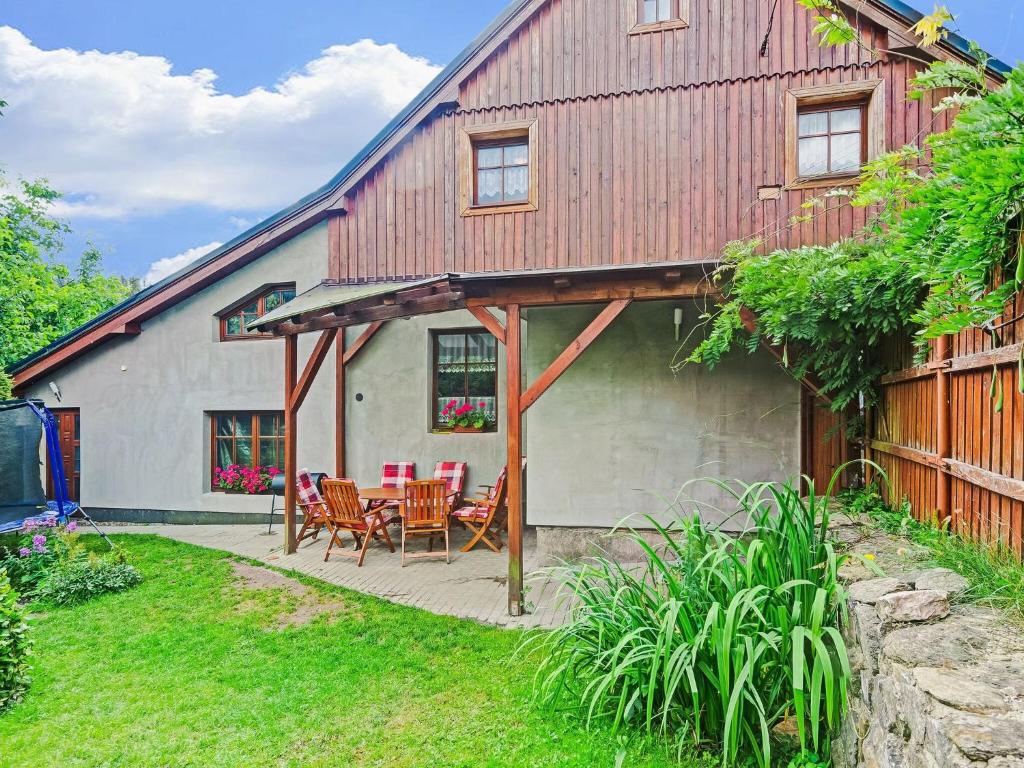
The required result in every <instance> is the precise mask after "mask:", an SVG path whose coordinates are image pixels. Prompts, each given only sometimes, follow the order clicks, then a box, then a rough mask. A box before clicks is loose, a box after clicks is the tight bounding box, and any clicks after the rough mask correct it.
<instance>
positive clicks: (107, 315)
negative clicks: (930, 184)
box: [8, 0, 1011, 373]
mask: <svg viewBox="0 0 1024 768" xmlns="http://www.w3.org/2000/svg"><path fill="white" fill-rule="evenodd" d="M869 1H870V2H873V3H875V4H876V5H879V6H881V7H883V8H886V9H888V10H889V11H891V12H892V13H894V14H896V15H898V16H899V17H901V18H902V19H904V20H905V21H906V22H907V23H908V24H914V23H916V22H917V21H918V20H919V19H920V18H922V16H923V15H924V14H922V13H921V12H920V11H918V10H916V9H914V8H912V7H910V6H909V5H907V4H906V3H904V2H901V0H869ZM530 2H531V0H512V2H511V3H510V4H509V5H508V6H507V7H506V8H505V10H504V11H502V12H501V14H500V15H499V16H498V17H497V18H496V19H495V20H494V21H492V22H491V23H490V24H489V25H488V26H487V28H486V29H485V30H484V31H483V32H482V33H480V35H478V36H477V38H476V39H475V40H474V41H473V42H472V43H470V44H469V45H468V46H466V47H465V48H464V49H463V50H462V52H461V53H460V54H459V55H458V56H456V57H455V59H454V60H453V61H452V62H451V63H450V64H449V65H448V66H447V67H445V68H444V69H443V70H442V71H441V72H440V73H439V74H438V75H437V77H435V78H434V79H433V80H432V81H431V82H430V83H429V84H428V85H427V86H426V87H425V88H424V89H423V90H422V91H421V92H420V93H419V95H417V96H416V98H414V99H413V100H412V101H411V102H410V103H409V104H408V105H407V106H406V107H405V109H403V110H402V111H401V112H399V113H398V114H397V115H395V117H394V118H393V119H392V120H391V121H390V122H389V123H388V124H387V125H385V126H384V128H383V129H382V130H381V131H380V133H378V134H377V135H376V136H374V137H373V138H372V139H371V140H370V142H369V143H368V144H367V145H366V146H365V147H363V149H362V150H360V151H359V152H358V153H356V155H355V156H354V157H353V158H352V159H351V160H350V161H349V162H348V163H347V164H346V165H345V167H344V168H342V169H341V170H340V171H338V173H336V174H335V175H334V177H333V178H331V179H330V181H328V182H327V183H326V184H324V185H323V186H321V187H320V188H319V189H317V190H315V191H313V192H311V193H310V194H308V195H306V196H305V197H303V198H302V199H300V200H297V201H296V202H294V203H292V204H291V205H289V206H288V207H287V208H283V209H281V210H280V211H278V212H277V213H275V214H274V215H272V216H270V217H268V218H267V219H264V220H263V221H261V222H260V223H259V224H256V225H255V226H254V227H252V228H250V229H248V230H246V231H245V232H243V233H241V234H240V235H238V236H237V237H235V238H233V239H232V240H230V241H228V242H226V243H224V245H222V246H220V247H219V248H216V249H214V250H212V251H210V252H209V253H207V254H206V255H205V256H202V257H200V258H199V259H197V260H196V261H194V262H192V263H191V264H189V265H188V266H186V267H183V268H182V269H180V270H179V271H177V272H175V273H174V274H172V275H170V276H168V277H166V278H164V279H163V280H161V281H160V282H158V283H154V284H153V285H151V286H149V287H147V288H144V289H142V290H141V291H139V292H138V293H136V294H135V295H133V296H131V297H130V298H128V299H126V300H125V301H123V302H121V303H120V304H118V305H117V306H115V307H112V308H111V309H109V310H107V311H106V312H104V313H103V314H101V315H98V316H96V317H95V318H93V319H92V320H90V321H88V322H87V323H85V324H83V325H81V326H79V327H78V328H76V329H75V330H73V331H71V332H70V333H68V334H65V335H64V336H61V337H60V338H59V339H57V340H55V341H53V342H51V343H50V344H49V345H47V346H46V347H44V348H43V349H41V350H39V351H38V352H35V353H33V354H31V355H28V356H27V357H24V358H22V359H21V360H19V361H18V362H16V363H14V364H13V365H12V366H10V367H9V368H8V371H9V372H11V373H17V372H18V371H20V370H22V369H24V368H27V367H28V366H29V365H31V364H32V363H34V362H36V361H37V360H39V359H40V358H43V357H46V356H47V355H49V354H50V353H52V352H55V351H56V350H58V349H60V348H61V347H63V346H65V345H67V344H68V343H70V342H72V341H74V340H75V339H76V338H78V337H79V336H82V335H83V334H85V333H87V332H88V331H90V330H92V329H93V328H96V327H97V326H99V325H102V324H103V323H104V322H106V321H107V320H109V319H111V318H113V317H115V316H116V315H118V314H120V313H122V312H124V311H125V310H126V309H130V308H131V307H133V306H135V305H136V304H139V303H140V302H142V301H144V300H145V299H147V298H149V297H150V296H153V295H154V294H156V293H159V292H160V291H161V290H163V289H164V288H165V287H166V286H168V285H171V284H173V283H174V282H176V281H178V280H180V279H181V278H183V277H185V276H186V275H188V274H190V273H192V272H194V271H195V270H197V269H200V268H202V267H203V266H205V265H207V264H209V263H210V262H213V261H216V260H217V259H219V258H220V257H221V256H224V255H225V254H227V253H229V252H230V251H231V250H233V249H234V248H236V247H238V246H239V245H241V244H242V243H245V242H247V241H249V240H251V239H252V238H254V237H257V236H259V235H260V234H261V233H263V232H264V231H266V230H267V229H269V228H270V227H272V226H273V225H275V224H277V223H278V222H280V221H282V220H283V219H286V218H288V217H289V216H291V215H292V214H294V213H296V212H297V211H300V210H301V209H303V208H305V207H307V206H309V205H310V204H312V203H314V202H316V201H318V200H321V199H323V198H324V197H326V196H328V195H330V194H331V193H332V192H334V191H335V190H337V189H338V188H339V187H341V186H342V185H344V184H345V183H346V182H348V181H350V180H351V178H352V177H353V176H354V175H355V174H356V173H358V171H359V170H360V168H361V166H362V165H363V163H364V162H365V161H366V160H367V159H368V158H369V157H371V156H372V155H373V154H374V153H375V152H376V151H377V150H378V149H380V147H381V146H383V145H384V144H385V142H387V141H388V139H390V138H391V137H392V136H394V135H395V133H397V132H398V131H399V130H400V129H402V128H403V127H404V125H405V123H406V122H407V121H408V120H409V118H410V117H411V116H412V115H414V114H415V113H416V112H417V111H418V110H419V109H421V108H422V107H423V106H424V105H425V104H426V103H427V102H429V101H430V100H431V99H433V98H435V97H436V96H437V94H438V93H440V92H441V90H442V89H443V87H444V86H445V85H446V84H447V83H448V81H449V80H450V79H451V78H452V77H453V76H454V75H455V74H456V73H457V72H458V71H459V70H460V69H461V68H462V67H463V65H465V64H466V63H467V62H468V61H469V60H470V59H471V58H473V56H474V55H475V54H476V53H477V51H479V50H480V49H481V48H483V47H484V45H485V44H486V43H487V42H488V41H489V40H490V39H491V38H492V37H493V35H495V34H496V33H497V32H498V31H500V30H501V29H502V27H504V26H505V24H506V22H508V21H509V19H511V18H512V17H513V16H515V15H516V14H517V13H518V12H519V11H520V10H522V9H523V8H524V7H525V6H527V5H528V4H529V3H530ZM945 42H946V43H947V44H948V45H949V46H951V47H952V48H953V49H955V50H956V51H958V52H959V53H960V54H962V55H965V56H968V57H970V56H971V52H970V48H969V46H968V43H967V41H966V40H965V39H964V38H962V37H960V36H959V35H956V34H952V33H951V34H950V35H949V37H948V38H947V39H946V41H945ZM988 66H989V69H990V70H992V71H993V72H994V73H995V74H997V75H998V76H1000V77H1005V76H1006V74H1008V73H1009V72H1010V70H1011V67H1010V66H1009V65H1007V64H1005V63H1004V62H1002V61H1000V60H999V59H995V58H993V59H990V60H989V62H988Z"/></svg>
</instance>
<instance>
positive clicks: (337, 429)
mask: <svg viewBox="0 0 1024 768" xmlns="http://www.w3.org/2000/svg"><path fill="white" fill-rule="evenodd" d="M334 345H335V348H334V352H335V355H334V360H335V362H334V476H335V477H344V476H345V329H344V328H342V329H341V330H339V331H338V336H337V338H336V339H335V341H334Z"/></svg>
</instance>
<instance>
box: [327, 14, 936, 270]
mask: <svg viewBox="0 0 1024 768" xmlns="http://www.w3.org/2000/svg"><path fill="white" fill-rule="evenodd" d="M555 5H556V6H557V5H558V3H555ZM787 5H788V3H787V2H780V4H779V7H780V9H781V8H783V7H784V6H787ZM684 31H685V30H684ZM689 31H693V30H689ZM562 34H567V33H564V32H563V33H562ZM661 34H664V33H661ZM631 37H636V36H631ZM542 50H543V46H542ZM911 74H912V71H911V69H910V67H909V65H907V64H906V63H904V62H892V63H875V64H872V65H870V66H845V67H841V68H835V69H828V70H815V71H807V72H798V73H793V74H775V75H767V76H757V77H746V78H743V79H739V80H735V81H724V82H712V83H704V84H691V85H673V86H668V87H659V88H657V89H654V90H647V91H628V92H622V93H614V94H602V95H597V96H585V97H572V98H567V99H560V100H556V101H546V102H543V103H538V102H533V103H527V104H521V105H518V106H504V107H493V108H492V107H487V108H480V109H465V108H460V109H459V110H458V111H456V112H454V113H452V114H448V115H442V116H438V117H437V118H435V119H433V120H431V121H429V122H427V123H426V124H425V125H423V126H422V127H421V128H419V129H417V130H416V131H414V132H413V133H412V135H411V136H410V137H408V138H407V139H406V141H405V142H404V143H403V144H401V145H400V146H399V147H398V148H396V150H395V151H394V152H392V153H391V154H390V155H389V156H388V158H386V159H385V160H384V161H383V162H382V163H381V164H380V165H379V166H378V167H377V168H375V169H374V170H373V171H371V172H370V173H369V174H368V175H367V176H366V178H365V179H364V180H363V181H362V182H361V183H360V184H359V185H357V186H356V187H355V188H353V189H352V190H351V191H350V192H349V193H348V195H347V209H348V215H346V216H344V217H342V218H341V220H340V222H339V223H338V224H337V226H338V227H340V232H339V234H338V236H337V237H335V238H332V240H331V242H332V245H333V247H334V248H335V249H336V250H335V251H334V252H332V254H331V256H332V258H331V277H333V278H335V279H340V280H380V279H394V278H405V277H420V276H426V275H430V274H436V273H438V272H443V271H487V270H499V269H533V268H542V267H549V268H550V267H572V266H587V265H600V264H624V263H637V262H652V261H671V260H685V259H694V260H698V259H708V258H717V257H718V256H719V254H720V253H721V250H722V247H723V246H724V245H725V244H726V243H728V242H729V241H731V240H735V239H739V238H745V237H750V236H754V235H760V236H763V237H764V238H765V239H766V244H767V246H768V247H772V248H774V247H784V246H795V245H801V244H810V243H826V242H831V241H833V240H836V239H837V238H839V237H841V236H843V235H847V234H852V232H853V231H854V230H855V228H856V227H859V226H861V225H862V224H863V223H864V217H865V215H866V214H865V212H864V211H863V210H853V209H851V208H850V207H849V206H843V205H841V204H840V203H839V201H833V202H832V203H830V210H829V211H828V212H827V213H825V214H823V215H820V216H818V217H816V218H815V219H814V221H812V222H809V223H806V224H802V225H800V226H798V227H795V228H790V227H787V226H786V223H787V222H788V221H789V219H790V218H791V217H792V216H793V215H795V214H798V213H801V208H800V206H801V204H802V203H803V202H804V201H806V200H808V199H810V198H812V197H814V196H817V195H820V194H821V193H822V192H823V190H821V189H817V190H792V191H784V192H783V193H782V195H781V198H780V199H778V200H765V201H760V200H759V199H758V187H761V186H775V185H779V186H781V185H782V184H783V181H784V179H783V177H784V161H785V158H784V146H783V145H784V120H783V97H784V94H785V92H786V90H787V89H790V88H802V87H807V86H815V85H827V84H835V83H840V82H851V81H857V80H865V79H871V78H878V77H883V78H885V79H886V80H887V93H886V103H887V105H888V106H887V123H888V127H887V133H888V135H887V137H886V141H887V145H888V146H890V147H896V146H900V145H902V144H904V143H908V142H914V141H919V140H920V138H921V131H922V128H924V129H928V128H931V127H933V126H934V127H939V128H941V127H942V126H941V125H939V124H938V123H939V122H942V121H944V119H945V118H941V117H940V118H936V117H935V116H933V115H932V113H931V106H932V105H931V103H930V102H929V101H928V100H927V99H925V100H923V101H920V102H917V101H908V100H907V99H906V81H907V77H908V76H909V75H911ZM567 85H568V84H567ZM566 87H567V86H566ZM527 119H536V120H537V121H538V135H539V143H540V146H539V148H538V149H539V152H538V165H539V169H538V170H539V174H538V176H539V195H538V198H539V201H538V205H539V210H537V211H528V212H516V213H495V214H490V215H483V216H467V217H464V216H461V215H459V213H458V210H457V208H458V205H457V200H456V194H457V189H458V184H457V178H458V176H457V173H458V165H459V163H463V162H466V161H467V158H464V157H460V156H458V154H457V146H458V142H457V140H456V138H457V135H458V134H457V132H458V131H459V129H460V128H462V127H464V126H470V125H487V124H498V123H504V122H508V121H515V120H527Z"/></svg>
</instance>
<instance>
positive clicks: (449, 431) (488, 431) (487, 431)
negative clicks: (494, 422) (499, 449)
mask: <svg viewBox="0 0 1024 768" xmlns="http://www.w3.org/2000/svg"><path fill="white" fill-rule="evenodd" d="M497 432H498V430H497V428H496V427H491V428H490V429H481V430H480V431H479V432H456V431H455V430H454V429H440V428H435V429H432V430H430V434H432V435H493V434H496V433H497Z"/></svg>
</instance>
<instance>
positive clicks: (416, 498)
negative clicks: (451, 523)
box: [402, 480, 451, 568]
mask: <svg viewBox="0 0 1024 768" xmlns="http://www.w3.org/2000/svg"><path fill="white" fill-rule="evenodd" d="M448 510H449V506H448V484H447V483H446V482H445V481H444V480H416V481H414V482H411V483H406V484H405V503H404V509H403V510H402V567H403V568H404V567H405V561H406V558H408V559H410V560H414V559H420V558H425V557H444V559H445V562H446V563H450V562H451V556H450V554H449V550H448ZM413 536H426V537H427V551H426V552H417V553H415V554H411V555H410V554H406V541H407V540H408V539H409V538H410V537H413ZM439 536H444V553H443V554H442V553H441V552H434V539H435V538H436V537H439Z"/></svg>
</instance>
